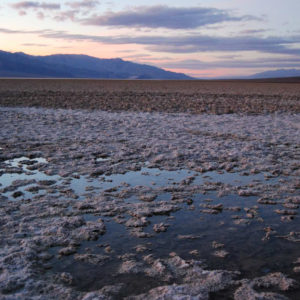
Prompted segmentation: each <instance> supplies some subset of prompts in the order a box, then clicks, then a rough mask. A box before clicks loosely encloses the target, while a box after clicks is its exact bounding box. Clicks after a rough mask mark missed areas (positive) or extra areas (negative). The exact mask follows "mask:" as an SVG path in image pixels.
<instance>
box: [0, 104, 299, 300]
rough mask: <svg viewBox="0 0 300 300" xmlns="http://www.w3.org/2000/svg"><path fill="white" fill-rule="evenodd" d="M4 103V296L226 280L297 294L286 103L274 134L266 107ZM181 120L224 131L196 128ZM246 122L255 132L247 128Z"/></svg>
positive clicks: (79, 295) (235, 288)
mask: <svg viewBox="0 0 300 300" xmlns="http://www.w3.org/2000/svg"><path fill="white" fill-rule="evenodd" d="M1 110H3V113H5V116H6V118H3V119H1V122H4V123H5V124H4V125H3V126H2V127H1V128H3V130H2V131H1V136H2V144H3V145H4V144H5V148H4V149H5V150H4V151H3V153H1V161H2V162H1V165H0V167H1V173H0V174H1V178H2V179H4V178H6V179H5V180H6V181H5V182H4V180H3V182H2V184H3V185H2V186H0V188H1V189H2V194H1V198H0V201H1V202H0V204H1V207H0V208H1V211H0V212H1V222H0V226H1V240H0V241H1V246H2V247H1V250H0V256H1V260H0V267H1V270H2V271H1V273H0V276H1V279H2V280H1V284H0V289H1V293H2V294H3V295H6V296H7V297H8V299H9V297H15V298H24V297H25V296H26V297H29V298H30V297H31V298H32V297H35V296H36V295H40V294H43V295H44V296H45V295H48V298H50V299H51V297H52V298H53V297H54V295H59V298H60V299H62V298H67V299H89V297H94V298H96V299H97V297H98V298H100V299H101V297H102V298H104V299H110V298H111V299H120V298H123V297H126V296H132V297H133V296H134V295H138V294H142V293H146V295H141V296H136V297H137V298H136V299H157V297H158V296H159V295H161V293H164V294H168V295H171V296H169V297H170V298H171V299H172V297H175V296H176V295H179V294H180V293H181V294H182V293H183V294H182V295H185V296H187V297H190V296H192V295H201V297H202V298H204V299H206V298H208V295H209V293H211V292H218V291H222V290H223V289H224V288H226V289H228V290H229V291H231V292H230V293H231V294H230V295H231V296H233V293H235V294H236V295H237V296H236V298H235V299H246V298H247V297H246V298H245V294H243V293H244V292H245V291H251V293H254V290H255V285H257V284H258V283H257V282H260V284H261V286H263V287H268V286H270V285H273V286H275V287H276V286H277V287H278V286H280V287H281V288H280V291H279V290H277V289H276V292H280V293H284V294H285V295H289V296H290V295H291V297H292V298H293V297H294V299H297V295H298V296H299V294H297V292H295V294H289V293H290V292H285V288H286V287H290V286H292V285H293V284H292V283H293V281H289V279H287V278H286V277H284V275H282V274H281V275H280V274H279V273H278V272H284V273H285V274H288V275H290V276H292V278H294V279H296V280H299V274H298V273H295V272H294V271H293V270H294V268H295V266H296V267H297V264H294V262H296V261H297V259H298V258H299V251H298V250H299V246H298V244H297V240H298V236H299V232H298V228H299V218H298V216H297V213H298V206H299V204H300V199H299V187H300V185H299V181H298V178H299V165H298V164H297V159H298V156H299V151H298V150H299V148H297V147H298V145H299V141H298V137H297V135H296V134H295V133H296V132H295V131H294V128H293V127H291V126H290V124H291V122H295V121H297V116H292V115H283V116H282V119H281V120H280V121H279V122H281V125H282V127H276V128H275V129H276V130H275V131H274V132H273V131H272V124H273V120H272V118H269V117H268V116H260V117H257V119H256V120H255V122H254V120H253V118H252V117H248V116H235V117H234V116H214V117H211V116H201V117H197V116H190V115H188V116H185V115H180V114H178V115H176V114H174V115H161V114H140V113H139V114H130V113H126V114H123V113H121V114H109V113H102V112H93V113H88V112H82V111H63V110H58V111H54V110H39V109H3V108H2V109H0V112H1ZM16 114H17V115H18V122H16V121H15V120H16ZM74 120H76V122H75V123H76V124H84V125H83V126H82V128H81V129H80V130H79V129H78V128H77V129H76V130H75V131H74V128H73V125H74ZM136 120H138V124H139V126H136V124H135V122H136ZM77 121H80V122H79V123H77ZM180 121H181V122H182V121H183V122H184V126H183V127H185V126H188V127H193V128H197V127H199V124H200V123H201V122H204V123H205V124H206V125H205V126H206V127H207V128H209V127H210V128H213V129H214V131H215V132H216V134H215V133H213V134H211V133H210V135H209V136H208V134H206V133H205V134H203V135H202V134H201V132H199V131H197V132H196V131H193V133H192V135H191V136H189V135H187V134H186V132H185V131H184V129H183V128H182V127H181V125H179V124H181V123H180ZM270 122H271V123H270ZM33 123H34V124H35V125H36V126H33V125H32V124H33ZM204 123H203V124H204ZM233 123H236V124H239V128H240V130H241V132H240V133H239V135H228V134H227V135H222V134H223V133H222V132H223V131H225V129H226V130H227V131H232V132H235V131H236V128H237V125H236V124H233ZM43 124H44V125H43ZM51 124H53V126H54V124H55V126H54V127H52V125H51ZM203 124H202V126H204V125H203ZM257 124H259V126H262V124H263V126H264V128H265V129H264V130H265V131H266V132H268V130H269V135H268V136H267V137H266V139H267V141H266V140H264V138H265V136H264V135H260V133H259V132H258V133H257V129H258V128H259V126H258V127H257ZM243 126H244V127H245V128H244V127H243ZM140 127H141V128H140ZM165 127H166V128H167V130H168V131H169V134H170V135H171V136H173V137H172V139H170V140H169V141H168V143H166V144H164V142H162V141H161V137H162V135H161V134H162V133H161V130H163V131H164V129H163V128H165ZM12 128H17V129H18V130H12ZM59 128H60V129H62V131H59V130H58V129H59ZM224 128H225V129H224ZM243 128H244V129H243ZM33 129H34V132H31V133H30V137H31V138H29V136H28V137H26V135H27V134H28V131H30V130H33ZM54 129H55V130H58V133H54V131H53V130H54ZM209 131H210V130H208V132H209ZM245 131H247V134H248V135H250V137H251V138H249V139H244V138H243V139H240V135H242V134H243V132H244V133H245ZM11 132H15V134H16V135H15V136H11ZM18 132H20V133H18ZM95 132H96V133H97V134H98V135H97V134H96V133H95ZM103 132H105V134H102V133H103ZM116 132H117V133H118V134H116ZM183 132H185V133H184V134H183ZM270 132H272V134H270ZM18 134H19V135H20V136H18ZM163 135H166V132H163ZM49 136H51V138H49ZM115 136H117V139H116V138H115ZM18 138H21V139H22V140H21V142H17V140H18ZM130 139H131V140H130ZM52 140H53V141H54V142H51V141H52ZM149 140H151V143H150V142H149ZM241 141H242V142H241ZM16 143H18V144H17V145H16ZM52 143H53V144H52ZM277 146H278V147H277ZM235 149H241V150H240V151H236V150H235ZM162 153H163V154H162ZM32 157H33V158H32ZM34 157H37V158H34ZM99 157H100V158H103V160H100V161H97V159H98V158H99ZM108 158H109V159H108ZM14 172H15V173H14ZM3 176H4V177H3ZM5 176H6V177H5ZM16 180H17V181H16ZM20 180H21V181H20ZM24 180H25V181H24ZM28 180H29V181H28ZM31 180H34V182H32V183H30V182H31ZM22 181H23V182H22ZM25 184H26V185H25ZM28 187H29V188H35V187H37V189H33V190H32V192H30V191H26V189H28ZM7 188H8V189H10V188H11V191H5V189H7ZM40 188H42V190H41V191H40ZM3 189H4V190H3ZM37 191H38V194H36V192H37ZM42 191H43V192H42ZM15 192H23V193H24V194H23V195H22V194H16V195H15V196H17V197H14V196H13V195H12V194H13V193H15ZM26 193H28V194H26ZM216 269H218V270H219V271H216ZM209 270H212V271H209ZM236 271H239V272H241V274H240V275H239V274H238V273H236ZM264 276H266V277H264ZM254 277H259V278H256V279H255V278H254ZM241 278H243V279H245V278H249V280H248V279H245V280H246V281H243V282H244V283H243V284H242V285H241V282H240V281H239V279H241ZM247 280H248V281H247ZM200 282H201V284H200ZM270 282H272V284H270ZM173 284H174V285H173ZM111 285H112V286H111ZM109 286H110V287H109ZM156 287H160V288H162V289H163V290H160V291H156V290H155V288H156ZM151 289H152V290H151ZM240 289H242V290H243V291H244V292H242V291H241V290H240ZM150 290H151V291H150ZM179 291H180V292H179ZM257 291H258V290H257ZM89 292H91V293H89ZM257 293H258V292H257ZM260 294H261V293H260ZM49 295H50V296H49ZM238 295H242V296H239V297H240V298H238ZM295 295H296V296H295ZM6 296H5V297H6ZM42 297H43V296H42ZM139 297H140V298H139ZM46 298H47V297H46Z"/></svg>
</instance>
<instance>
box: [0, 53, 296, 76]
mask: <svg viewBox="0 0 300 300" xmlns="http://www.w3.org/2000/svg"><path fill="white" fill-rule="evenodd" d="M0 77H13V78H16V77H25V78H102V79H179V80H185V79H195V78H192V77H190V76H187V75H185V74H183V73H175V72H170V71H166V70H164V69H161V68H157V67H153V66H149V65H145V64H137V63H133V62H130V61H125V60H123V59H120V58H115V59H100V58H96V57H92V56H88V55H75V54H56V55H48V56H33V55H28V54H25V53H22V52H16V53H11V52H5V51H1V50H0ZM287 77H300V70H297V69H280V70H273V71H266V72H262V73H257V74H254V75H251V76H247V77H240V78H237V79H266V78H287ZM226 79H230V77H227V78H226Z"/></svg>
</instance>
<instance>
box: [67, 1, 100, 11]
mask: <svg viewBox="0 0 300 300" xmlns="http://www.w3.org/2000/svg"><path fill="white" fill-rule="evenodd" d="M98 4H99V1H94V0H83V1H73V2H67V5H69V6H70V7H72V8H74V9H76V8H93V7H95V6H97V5H98Z"/></svg>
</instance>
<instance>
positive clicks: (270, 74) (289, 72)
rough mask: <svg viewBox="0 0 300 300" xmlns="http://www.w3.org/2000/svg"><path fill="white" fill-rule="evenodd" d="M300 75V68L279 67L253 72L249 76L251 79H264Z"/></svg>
mask: <svg viewBox="0 0 300 300" xmlns="http://www.w3.org/2000/svg"><path fill="white" fill-rule="evenodd" d="M288 77H300V70H298V69H278V70H274V71H266V72H262V73H256V74H253V75H251V76H249V77H247V78H249V79H264V78H288Z"/></svg>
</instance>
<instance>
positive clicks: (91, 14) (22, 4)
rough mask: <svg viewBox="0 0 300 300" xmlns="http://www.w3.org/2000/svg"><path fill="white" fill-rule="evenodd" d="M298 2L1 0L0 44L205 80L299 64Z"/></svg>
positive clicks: (13, 49) (10, 48) (8, 48)
mask: <svg viewBox="0 0 300 300" xmlns="http://www.w3.org/2000/svg"><path fill="white" fill-rule="evenodd" d="M299 12H300V1H299V0H285V1H283V0H189V1H179V0H173V1H171V0H160V1H158V0H152V1H144V0H131V1H129V0H123V1H114V0H112V1H106V0H100V1H97V0H77V1H70V0H62V1H58V0H48V1H15V0H1V2H0V50H3V51H10V52H25V53H27V54H32V55H49V54H56V53H64V54H87V55H91V56H95V57H99V58H116V57H119V58H122V59H124V60H130V61H133V62H137V63H145V64H150V65H154V66H158V67H162V68H164V69H167V70H170V71H176V72H183V73H186V74H188V75H191V76H194V77H199V78H204V77H218V76H240V75H250V74H254V73H258V72H262V71H266V70H274V69H282V68H286V69H287V68H298V69H299V68H300V17H299Z"/></svg>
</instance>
